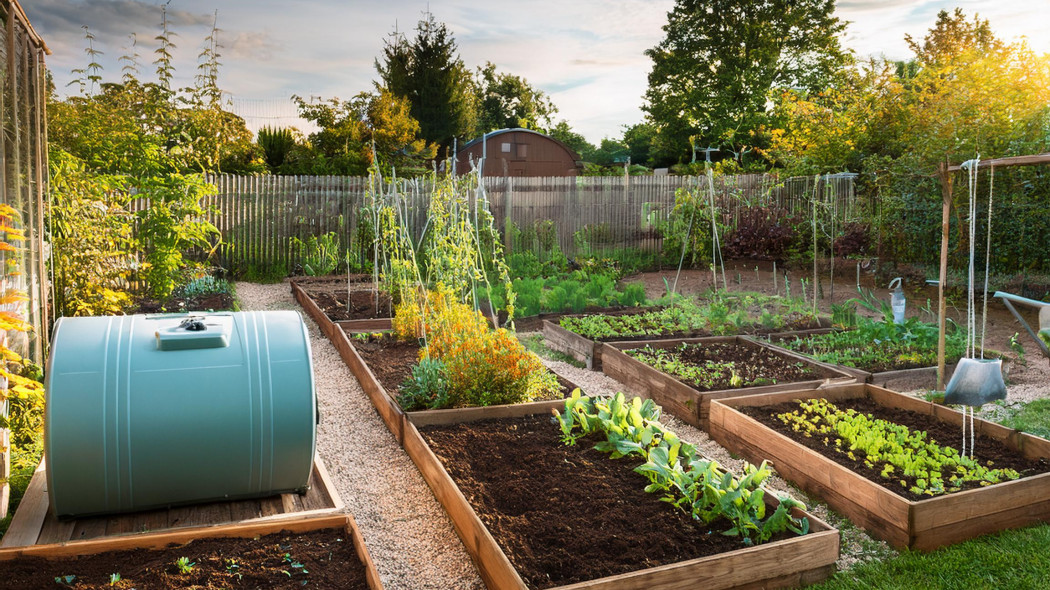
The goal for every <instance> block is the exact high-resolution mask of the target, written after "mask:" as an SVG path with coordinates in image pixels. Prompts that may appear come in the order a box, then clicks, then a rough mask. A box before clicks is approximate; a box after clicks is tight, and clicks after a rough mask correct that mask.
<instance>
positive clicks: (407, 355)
mask: <svg viewBox="0 0 1050 590" xmlns="http://www.w3.org/2000/svg"><path fill="white" fill-rule="evenodd" d="M350 338H351V342H353V344H354V348H356V349H357V353H358V354H360V355H361V359H362V360H364V361H365V364H367V365H368V368H369V369H371V370H372V374H373V375H375V376H376V379H377V380H378V381H379V384H380V385H382V386H383V389H385V390H387V392H389V393H390V394H391V395H393V396H394V397H395V398H396V397H397V391H398V389H400V388H401V384H402V383H404V382H405V380H406V379H408V378H409V377H411V376H412V367H414V366H415V365H416V363H417V362H419V343H418V342H401V341H398V340H397V339H395V338H394V337H393V336H391V335H389V334H383V335H382V336H378V337H377V336H374V335H371V334H367V335H364V336H360V335H355V336H351V337H350Z"/></svg>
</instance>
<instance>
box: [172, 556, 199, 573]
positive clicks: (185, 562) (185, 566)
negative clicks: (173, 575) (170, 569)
mask: <svg viewBox="0 0 1050 590" xmlns="http://www.w3.org/2000/svg"><path fill="white" fill-rule="evenodd" d="M195 565H197V562H195V561H190V558H189V557H180V558H178V559H176V560H175V568H176V569H177V570H178V572H179V573H180V574H182V575H186V574H188V573H190V572H192V571H193V566H195Z"/></svg>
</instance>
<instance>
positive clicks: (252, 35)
mask: <svg viewBox="0 0 1050 590" xmlns="http://www.w3.org/2000/svg"><path fill="white" fill-rule="evenodd" d="M228 47H229V51H228V53H227V55H228V56H229V57H232V58H236V59H251V60H258V61H270V60H272V59H273V54H274V52H275V51H280V50H281V49H282V48H283V46H282V45H281V44H280V43H277V42H275V41H274V40H273V38H272V37H271V36H270V34H269V33H265V32H241V33H237V34H236V36H234V38H233V41H232V42H230V43H229V45H228Z"/></svg>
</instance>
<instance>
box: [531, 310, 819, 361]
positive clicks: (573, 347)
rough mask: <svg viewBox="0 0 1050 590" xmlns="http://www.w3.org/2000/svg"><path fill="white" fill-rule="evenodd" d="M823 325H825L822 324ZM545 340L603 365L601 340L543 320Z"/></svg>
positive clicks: (815, 331) (578, 357)
mask: <svg viewBox="0 0 1050 590" xmlns="http://www.w3.org/2000/svg"><path fill="white" fill-rule="evenodd" d="M821 325H824V324H823V323H821ZM832 330H833V328H831V327H830V326H829V327H827V328H815V329H813V330H798V331H794V332H779V333H777V334H775V335H776V336H780V337H787V336H804V335H807V334H825V333H827V332H831V331H832ZM543 338H544V340H546V342H547V346H548V347H549V348H550V349H551V350H556V351H558V352H560V353H562V354H567V355H569V356H571V357H572V358H574V359H576V360H578V361H580V362H582V363H584V364H586V366H587V368H588V369H592V370H595V371H597V370H599V369H600V368H601V364H602V349H603V345H604V344H605V343H604V342H603V341H601V340H591V339H590V338H587V337H586V336H581V335H580V334H577V333H576V332H572V331H569V330H566V329H565V328H563V327H561V324H559V323H558V322H557V321H553V322H552V321H550V320H543ZM673 339H675V337H673V336H667V337H664V338H661V339H660V340H673ZM660 340H646V339H637V340H632V339H631V338H622V339H620V340H617V342H635V343H637V344H639V345H642V344H646V343H650V342H659V341H660Z"/></svg>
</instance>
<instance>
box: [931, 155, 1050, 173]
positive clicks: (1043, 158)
mask: <svg viewBox="0 0 1050 590" xmlns="http://www.w3.org/2000/svg"><path fill="white" fill-rule="evenodd" d="M1038 164H1050V152H1046V153H1042V154H1031V155H1027V156H1011V157H1009V158H994V159H991V160H981V161H980V163H978V164H977V169H978V170H980V169H981V168H988V167H990V166H994V167H996V168H1002V167H1004V166H1034V165H1038ZM962 169H963V167H962V164H954V165H949V166H948V172H958V171H960V170H962Z"/></svg>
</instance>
